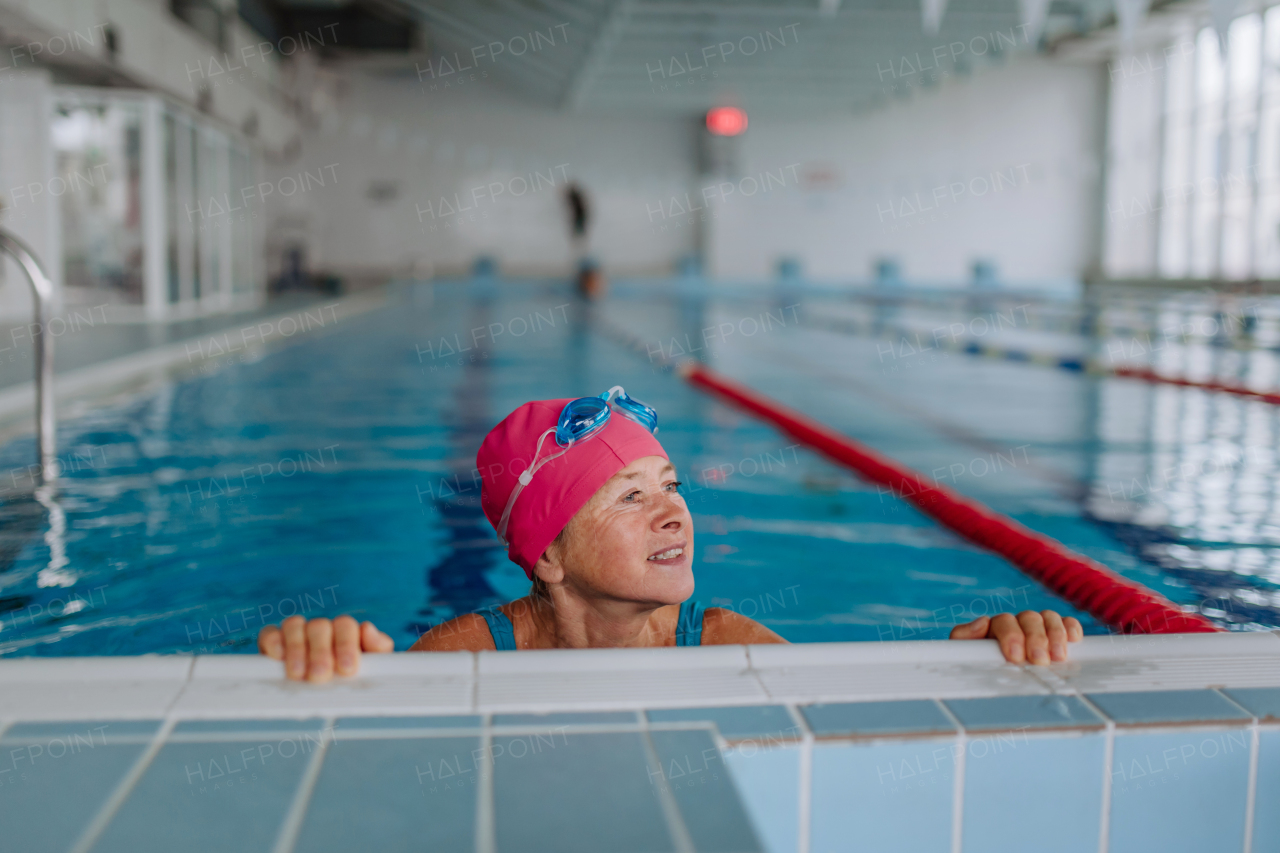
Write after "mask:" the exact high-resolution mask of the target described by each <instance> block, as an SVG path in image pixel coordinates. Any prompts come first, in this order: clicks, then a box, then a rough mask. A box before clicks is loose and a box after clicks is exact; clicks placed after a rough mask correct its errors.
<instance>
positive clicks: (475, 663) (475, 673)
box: [471, 652, 484, 725]
mask: <svg viewBox="0 0 1280 853" xmlns="http://www.w3.org/2000/svg"><path fill="white" fill-rule="evenodd" d="M471 713H473V714H479V713H480V653H479V652H471ZM481 725H484V721H483V720H481Z"/></svg>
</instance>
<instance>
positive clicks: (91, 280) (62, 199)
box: [49, 99, 143, 305]
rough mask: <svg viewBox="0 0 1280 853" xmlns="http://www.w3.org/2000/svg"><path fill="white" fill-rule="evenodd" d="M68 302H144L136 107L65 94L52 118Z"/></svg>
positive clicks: (139, 141) (139, 124) (53, 189)
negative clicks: (93, 100)
mask: <svg viewBox="0 0 1280 853" xmlns="http://www.w3.org/2000/svg"><path fill="white" fill-rule="evenodd" d="M50 131H51V136H52V142H53V150H54V157H55V169H56V177H55V178H53V180H52V181H50V186H49V189H50V192H51V193H53V194H55V195H57V196H58V197H59V199H58V208H59V215H60V216H61V220H62V245H63V263H64V279H63V286H64V298H65V299H66V301H67V302H68V303H69V304H72V305H75V304H84V303H86V302H93V301H95V300H96V301H98V302H110V303H124V304H130V303H132V304H140V303H141V302H142V261H143V249H142V239H143V235H142V188H141V181H142V110H141V106H140V104H139V103H138V102H137V101H136V100H135V101H102V102H96V103H95V102H92V101H84V100H80V99H66V100H64V101H62V102H61V103H59V104H58V105H57V107H56V108H55V110H54V114H53V119H52V122H51V125H50Z"/></svg>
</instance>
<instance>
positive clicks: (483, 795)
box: [473, 653, 498, 853]
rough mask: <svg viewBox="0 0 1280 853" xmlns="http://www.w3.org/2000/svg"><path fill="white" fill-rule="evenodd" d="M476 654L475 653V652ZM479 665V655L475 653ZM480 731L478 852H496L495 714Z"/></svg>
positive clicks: (486, 719)
mask: <svg viewBox="0 0 1280 853" xmlns="http://www.w3.org/2000/svg"><path fill="white" fill-rule="evenodd" d="M473 654H474V653H473ZM474 656H475V658H476V660H477V664H476V666H477V668H478V667H479V663H478V661H479V655H474ZM481 724H482V725H483V728H482V729H481V731H480V755H481V756H482V759H483V760H482V762H481V764H480V790H479V791H477V792H476V826H475V833H476V853H494V851H495V850H496V849H497V845H498V840H497V835H498V828H497V812H496V810H495V808H494V803H493V777H494V769H495V768H494V763H495V761H494V757H493V715H492V714H484V715H483V716H482V718H481Z"/></svg>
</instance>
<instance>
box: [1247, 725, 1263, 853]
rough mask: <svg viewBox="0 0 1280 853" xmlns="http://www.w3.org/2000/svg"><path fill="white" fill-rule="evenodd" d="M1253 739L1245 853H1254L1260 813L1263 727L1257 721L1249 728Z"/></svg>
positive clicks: (1250, 752)
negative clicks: (1259, 783) (1256, 826)
mask: <svg viewBox="0 0 1280 853" xmlns="http://www.w3.org/2000/svg"><path fill="white" fill-rule="evenodd" d="M1249 729H1250V730H1251V733H1252V734H1253V739H1252V741H1251V742H1250V743H1249V787H1248V789H1247V790H1246V791H1245V795H1244V853H1253V822H1254V819H1255V817H1256V815H1257V813H1258V752H1259V751H1260V749H1261V740H1262V732H1261V726H1260V725H1259V723H1258V721H1257V720H1256V719H1255V720H1254V721H1253V725H1251V726H1249Z"/></svg>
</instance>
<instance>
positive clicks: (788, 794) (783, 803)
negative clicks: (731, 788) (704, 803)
mask: <svg viewBox="0 0 1280 853" xmlns="http://www.w3.org/2000/svg"><path fill="white" fill-rule="evenodd" d="M723 759H724V763H725V765H726V766H727V767H728V768H729V772H730V773H731V774H732V776H733V779H734V782H735V783H736V784H737V787H738V794H739V796H741V797H742V802H743V804H744V805H745V806H746V808H747V813H748V814H749V815H750V816H751V825H752V826H753V827H755V831H756V837H757V838H759V839H760V843H761V844H763V845H764V849H765V850H767V851H769V853H795V850H796V842H797V840H798V837H799V830H800V748H799V747H798V746H784V747H774V748H770V749H760V748H759V747H758V746H757V745H756V744H755V743H753V742H752V741H746V742H745V743H740V744H737V745H735V746H732V747H730V748H729V749H727V750H726V751H725V753H724V755H723Z"/></svg>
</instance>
